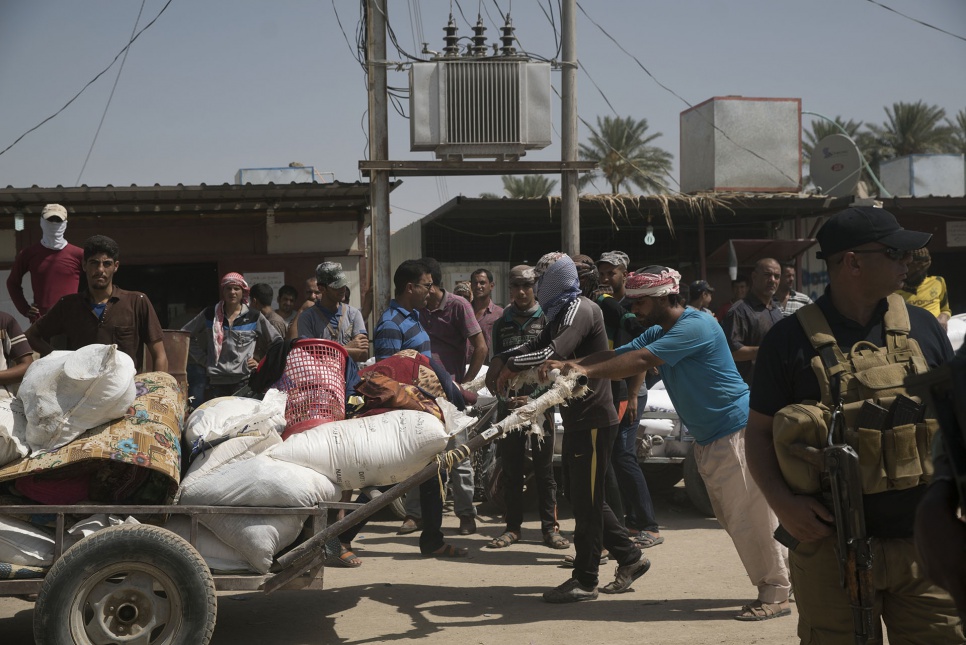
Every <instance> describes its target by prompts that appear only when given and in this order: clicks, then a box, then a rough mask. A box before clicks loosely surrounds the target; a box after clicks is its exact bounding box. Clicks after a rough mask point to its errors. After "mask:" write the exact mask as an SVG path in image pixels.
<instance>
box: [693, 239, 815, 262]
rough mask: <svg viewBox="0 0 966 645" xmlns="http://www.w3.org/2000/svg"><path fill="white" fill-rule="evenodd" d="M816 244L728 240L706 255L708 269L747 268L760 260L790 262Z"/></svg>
mask: <svg viewBox="0 0 966 645" xmlns="http://www.w3.org/2000/svg"><path fill="white" fill-rule="evenodd" d="M815 244H816V240H813V239H806V240H728V241H727V242H725V243H724V244H722V245H721V246H719V247H718V248H717V249H715V250H714V252H713V253H711V254H710V255H708V258H707V263H708V264H707V265H708V266H709V267H734V266H739V267H747V266H752V265H753V264H755V263H756V262H757V261H758V260H760V259H762V258H774V259H776V260H778V261H779V262H790V261H792V260H794V259H795V258H796V257H798V256H799V255H801V254H803V253H804V252H805V251H807V250H808V249H809V248H811V247H812V246H814V245H815Z"/></svg>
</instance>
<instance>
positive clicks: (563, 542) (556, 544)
mask: <svg viewBox="0 0 966 645" xmlns="http://www.w3.org/2000/svg"><path fill="white" fill-rule="evenodd" d="M543 543H544V544H546V545H547V546H549V547H550V548H551V549H566V548H568V547H569V546H570V540H568V539H567V538H565V537H564V536H562V535H560V531H548V532H546V533H544V534H543Z"/></svg>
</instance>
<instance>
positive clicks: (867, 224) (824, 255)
mask: <svg viewBox="0 0 966 645" xmlns="http://www.w3.org/2000/svg"><path fill="white" fill-rule="evenodd" d="M815 237H816V239H818V244H819V246H820V247H821V249H822V250H821V251H819V252H818V253H816V254H815V257H817V258H818V259H820V260H825V259H828V257H829V256H832V255H835V254H836V253H841V252H842V251H848V250H849V249H854V248H855V247H857V246H862V245H863V244H868V243H869V242H878V243H880V244H885V245H886V246H888V247H891V248H894V249H899V250H900V251H915V250H916V249H921V248H922V247H924V246H926V245H927V244H929V240H930V239H932V233H922V232H920V231H907V230H906V229H904V228H902V227H901V226H899V222H897V221H896V218H895V216H894V215H893V214H892V213H890V212H889V211H887V210H885V209H884V208H877V207H874V206H853V207H852V208H847V209H845V210H844V211H841V212H839V213H836V214H835V215H832V217H830V218H829V220H828V221H827V222H825V224H823V225H822V228H820V229H819V230H818V233H817V234H816V235H815Z"/></svg>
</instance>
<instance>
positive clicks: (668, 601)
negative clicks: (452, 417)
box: [0, 487, 798, 645]
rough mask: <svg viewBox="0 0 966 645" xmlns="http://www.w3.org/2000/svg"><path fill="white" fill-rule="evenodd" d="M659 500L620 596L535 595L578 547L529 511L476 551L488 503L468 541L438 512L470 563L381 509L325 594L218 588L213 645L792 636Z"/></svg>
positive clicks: (6, 636)
mask: <svg viewBox="0 0 966 645" xmlns="http://www.w3.org/2000/svg"><path fill="white" fill-rule="evenodd" d="M655 501H656V503H657V512H658V519H659V521H661V523H662V534H663V535H664V536H665V537H666V542H665V543H664V544H662V545H659V546H656V547H653V548H651V549H647V550H646V551H645V554H646V555H647V556H648V557H649V558H650V559H651V561H652V566H651V570H650V571H649V572H648V573H647V574H646V575H645V576H644V577H643V578H641V579H640V580H638V581H637V582H635V583H634V586H633V591H630V592H628V593H624V594H620V595H616V596H607V595H604V594H601V596H600V598H599V599H598V600H596V601H590V602H582V603H577V604H570V605H549V604H547V603H544V602H543V601H542V600H541V598H540V595H541V593H543V591H545V590H546V589H548V588H550V587H553V586H556V585H558V584H560V583H561V582H563V581H564V580H566V579H567V577H568V576H569V575H570V571H571V570H570V569H565V568H562V567H561V566H560V563H561V561H562V559H563V556H564V555H565V554H567V553H572V552H573V551H572V549H570V550H567V551H554V550H551V549H549V548H547V547H545V546H543V545H542V543H540V541H539V538H540V531H539V524H538V523H537V522H536V521H535V514H534V515H530V514H528V516H527V520H528V521H527V522H526V523H525V524H524V536H523V539H524V541H523V542H520V543H518V544H515V545H513V546H511V547H509V548H508V549H500V550H491V549H486V548H483V547H484V545H485V544H486V542H487V541H488V539H489V537H491V536H494V535H497V534H498V533H500V532H501V529H502V528H503V525H502V523H501V522H500V521H499V517H497V516H494V515H488V514H487V511H488V510H489V509H488V508H487V507H486V506H483V507H481V509H480V511H481V516H480V518H479V528H480V531H479V532H478V533H477V534H476V535H471V536H467V537H461V536H459V535H456V533H457V526H458V520H457V519H456V518H455V517H454V516H453V515H452V514H451V513H447V515H446V516H445V520H444V531H445V532H446V533H447V535H448V538H447V539H448V540H450V541H451V542H452V543H453V544H456V545H460V546H467V547H469V548H470V557H469V558H465V559H451V560H436V559H427V558H423V557H421V556H420V555H419V552H418V549H417V546H416V543H417V536H418V533H413V534H410V535H407V536H397V535H396V528H397V527H398V525H399V522H398V520H395V519H393V518H391V517H390V516H388V515H379V516H378V517H377V520H376V521H373V522H371V523H370V524H369V525H368V526H367V527H366V528H365V529H364V531H363V533H362V534H361V536H360V538H359V539H358V540H357V542H356V543H355V544H354V546H355V548H356V552H357V553H358V554H359V555H360V557H362V558H363V560H364V564H363V566H361V567H359V568H357V569H345V568H340V567H335V566H333V567H327V568H326V569H325V571H324V575H325V581H324V582H325V589H323V590H318V591H281V592H277V593H274V594H270V595H265V594H258V593H243V594H229V593H221V594H219V599H218V622H217V627H216V628H215V635H214V639H213V640H212V643H217V644H221V645H246V644H253V645H254V644H258V645H263V644H266V643H271V644H273V645H301V644H306V645H307V644H316V643H319V644H321V643H325V644H336V643H339V644H353V645H362V644H366V643H389V642H409V641H417V640H418V641H419V642H421V643H426V644H433V643H446V644H447V645H451V644H452V643H460V644H462V645H470V644H480V645H491V644H492V645H504V644H523V645H528V644H529V645H543V644H548V645H549V644H553V645H559V644H570V643H575V644H576V643H579V644H588V643H639V644H647V643H653V644H661V645H674V644H677V643H681V644H684V643H687V644H689V645H692V644H703V643H715V644H727V645H739V644H741V645H745V644H752V643H769V644H771V643H797V642H798V640H797V638H796V635H795V626H796V620H797V618H796V616H795V605H794V603H793V604H792V616H790V617H783V618H778V619H773V620H769V621H764V622H760V623H747V622H739V621H736V620H734V619H733V618H732V617H733V616H734V614H736V613H737V611H738V609H739V607H740V606H741V605H742V604H744V603H747V602H748V601H750V600H752V599H754V597H755V590H754V588H753V587H752V586H751V583H750V582H749V580H748V578H747V576H746V575H745V573H744V570H743V569H742V567H741V563H740V562H739V560H738V556H737V554H736V553H735V550H734V547H733V546H732V544H731V541H730V540H729V538H728V536H727V534H726V533H725V532H724V531H723V530H722V529H721V528H720V527H719V526H718V524H717V522H715V520H713V519H706V518H702V517H700V516H699V515H698V514H697V513H696V512H695V511H694V510H693V508H692V507H690V505H688V504H687V502H686V501H685V500H684V491H683V489H682V488H680V487H678V488H677V489H675V491H674V492H673V493H669V494H667V495H665V496H664V498H663V499H657V500H655ZM561 513H562V515H563V517H562V519H561V526H562V529H563V531H564V535H569V532H570V531H572V530H573V520H572V518H571V517H570V516H569V515H567V513H568V510H567V508H566V505H563V506H562V508H561ZM450 536H451V537H450ZM614 566H615V565H614V563H609V564H608V565H606V566H604V567H602V569H601V584H605V583H606V582H609V581H610V580H611V579H612V578H613V572H614ZM32 615H33V606H32V605H31V604H29V603H26V602H23V601H21V600H18V599H13V598H0V641H2V642H3V643H4V644H5V645H20V644H24V645H26V644H28V643H31V642H32V636H31V619H32Z"/></svg>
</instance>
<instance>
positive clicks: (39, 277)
mask: <svg viewBox="0 0 966 645" xmlns="http://www.w3.org/2000/svg"><path fill="white" fill-rule="evenodd" d="M40 227H41V228H42V229H43V231H44V235H43V237H42V238H41V239H40V241H39V242H37V243H36V244H32V245H31V246H28V247H27V248H25V249H23V250H22V251H20V253H18V254H17V258H16V259H15V260H14V262H13V267H11V269H10V277H8V278H7V291H9V292H10V300H12V301H13V304H14V306H16V307H17V311H19V312H20V313H21V314H23V315H24V316H26V317H27V318H28V319H29V320H30V322H31V323H33V322H35V321H36V320H37V319H38V318H39V317H40V316H43V315H44V314H45V313H47V311H48V310H50V308H51V307H53V306H54V303H56V302H57V301H58V300H60V299H61V298H62V297H63V296H66V295H68V294H71V293H77V286H78V284H80V276H81V271H82V269H83V264H84V251H83V250H81V248H80V247H79V246H74V245H73V244H70V243H68V242H67V240H65V239H64V231H66V230H67V209H66V208H64V207H63V206H61V205H60V204H47V205H46V206H44V210H43V211H41V213H40ZM26 273H29V274H30V286H31V288H32V289H33V294H34V297H33V304H30V303H28V302H27V298H26V296H24V292H23V277H24V274H26Z"/></svg>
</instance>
